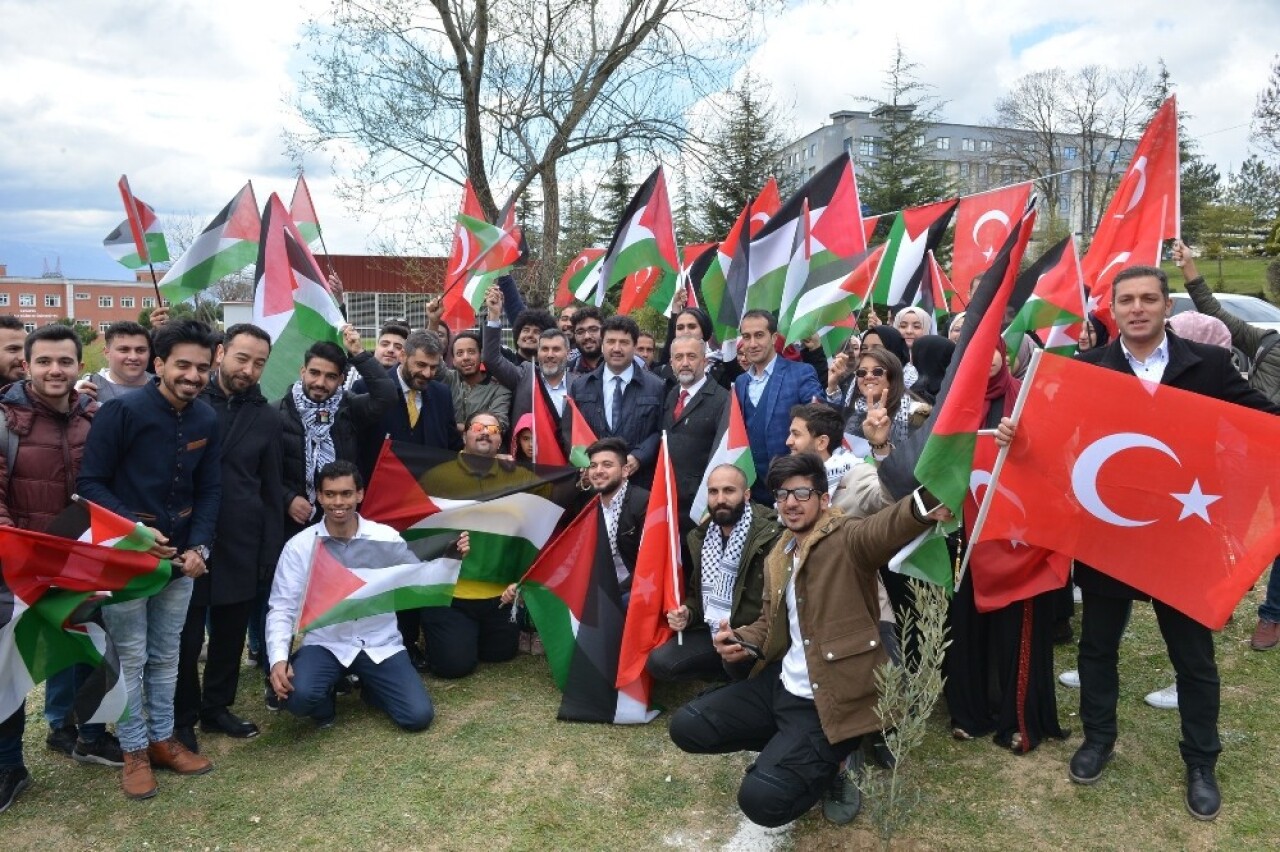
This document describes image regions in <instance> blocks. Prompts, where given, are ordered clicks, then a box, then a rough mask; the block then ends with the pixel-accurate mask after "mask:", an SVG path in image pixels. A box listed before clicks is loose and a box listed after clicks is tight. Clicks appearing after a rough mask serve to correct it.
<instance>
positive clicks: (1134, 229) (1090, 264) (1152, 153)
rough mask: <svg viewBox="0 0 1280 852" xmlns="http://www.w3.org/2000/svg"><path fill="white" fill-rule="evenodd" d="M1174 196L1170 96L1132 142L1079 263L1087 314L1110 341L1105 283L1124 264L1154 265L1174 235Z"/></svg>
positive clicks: (1174, 110) (1112, 327)
mask: <svg viewBox="0 0 1280 852" xmlns="http://www.w3.org/2000/svg"><path fill="white" fill-rule="evenodd" d="M1178 192H1179V188H1178V106H1177V104H1176V103H1175V100H1174V97H1173V96H1172V95H1170V96H1169V99H1168V100H1166V101H1165V102H1164V105H1163V106H1161V107H1160V109H1158V110H1157V111H1156V114H1155V116H1153V117H1152V119H1151V123H1150V124H1148V125H1147V129H1146V131H1145V132H1144V133H1143V134H1142V139H1140V140H1139V141H1138V147H1137V148H1135V149H1134V151H1133V159H1132V160H1131V161H1130V162H1129V168H1128V170H1127V171H1126V172H1125V173H1124V177H1123V178H1121V179H1120V185H1119V186H1117V187H1116V194H1115V195H1113V196H1111V203H1110V204H1109V205H1107V212H1106V213H1105V214H1103V216H1102V221H1101V222H1099V223H1098V230H1097V231H1096V232H1095V233H1094V235H1093V242H1091V243H1090V244H1089V251H1087V252H1086V253H1085V256H1084V259H1083V260H1082V261H1081V266H1082V267H1083V269H1084V281H1085V286H1087V287H1088V288H1089V310H1091V311H1093V312H1094V313H1096V314H1097V315H1098V318H1099V319H1101V320H1102V322H1103V323H1104V324H1105V325H1106V326H1107V329H1108V330H1109V331H1110V332H1111V336H1112V337H1114V336H1115V335H1116V321H1115V318H1114V317H1113V316H1112V315H1111V284H1112V282H1113V281H1114V280H1115V277H1116V273H1117V272H1119V271H1120V270H1122V269H1124V268H1125V267H1127V266H1138V265H1140V264H1148V265H1151V266H1159V265H1160V246H1161V243H1163V242H1164V240H1166V239H1171V238H1173V237H1176V236H1177V235H1178V219H1179V218H1180V215H1181V214H1180V207H1179V203H1178Z"/></svg>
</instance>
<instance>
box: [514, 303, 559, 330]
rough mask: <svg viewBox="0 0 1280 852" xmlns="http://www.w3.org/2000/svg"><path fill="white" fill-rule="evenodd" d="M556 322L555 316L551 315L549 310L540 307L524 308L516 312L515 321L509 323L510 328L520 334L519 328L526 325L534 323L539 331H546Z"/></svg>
mask: <svg viewBox="0 0 1280 852" xmlns="http://www.w3.org/2000/svg"><path fill="white" fill-rule="evenodd" d="M555 324H556V318H555V317H553V316H551V312H550V311H547V310H544V309H542V308H525V309H524V310H523V311H521V312H520V313H518V314H516V321H515V322H513V323H511V330H512V331H514V332H515V333H516V335H517V336H519V334H520V330H521V329H523V328H524V327H525V326H526V325H536V326H537V327H538V331H539V332H543V331H546V330H547V329H549V328H551V327H553V326H554V325H555Z"/></svg>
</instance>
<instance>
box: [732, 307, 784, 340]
mask: <svg viewBox="0 0 1280 852" xmlns="http://www.w3.org/2000/svg"><path fill="white" fill-rule="evenodd" d="M749 319H762V320H764V321H765V322H766V323H768V325H769V333H770V334H777V333H778V318H777V317H775V316H774V315H773V311H766V310H765V309H764V308H752V309H751V310H749V311H747V312H746V313H745V314H743V315H742V319H741V320H739V321H738V328H742V324H743V323H744V322H746V321H747V320H749Z"/></svg>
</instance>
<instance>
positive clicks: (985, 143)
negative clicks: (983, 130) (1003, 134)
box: [978, 139, 992, 154]
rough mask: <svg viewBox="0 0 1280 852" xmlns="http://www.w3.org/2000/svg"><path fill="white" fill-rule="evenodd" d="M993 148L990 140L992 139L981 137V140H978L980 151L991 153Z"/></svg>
mask: <svg viewBox="0 0 1280 852" xmlns="http://www.w3.org/2000/svg"><path fill="white" fill-rule="evenodd" d="M991 148H992V145H991V140H990V139H979V140H978V150H979V151H981V152H983V153H984V154H989V153H991Z"/></svg>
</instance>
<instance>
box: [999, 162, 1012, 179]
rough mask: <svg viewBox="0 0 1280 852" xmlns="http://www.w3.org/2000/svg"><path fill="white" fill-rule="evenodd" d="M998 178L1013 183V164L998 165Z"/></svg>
mask: <svg viewBox="0 0 1280 852" xmlns="http://www.w3.org/2000/svg"><path fill="white" fill-rule="evenodd" d="M1000 180H1002V181H1004V182H1005V183H1013V166H1001V167H1000Z"/></svg>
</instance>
